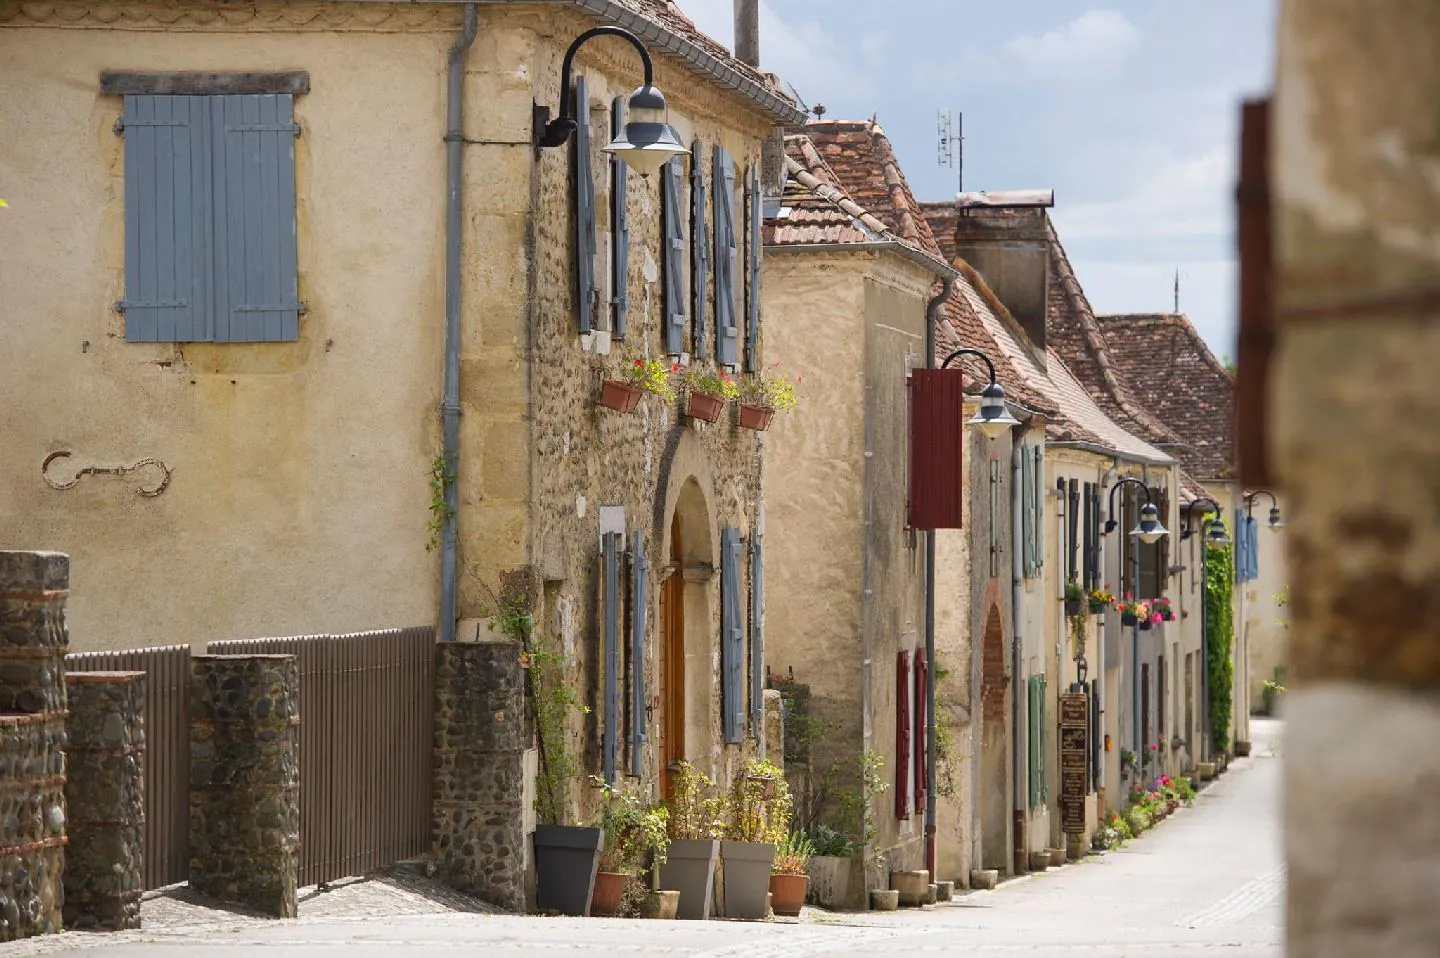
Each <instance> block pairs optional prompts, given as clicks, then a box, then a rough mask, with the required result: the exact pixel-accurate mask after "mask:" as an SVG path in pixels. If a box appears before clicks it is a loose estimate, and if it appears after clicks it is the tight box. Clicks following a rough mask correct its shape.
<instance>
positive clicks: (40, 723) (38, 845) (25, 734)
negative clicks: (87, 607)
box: [0, 552, 70, 941]
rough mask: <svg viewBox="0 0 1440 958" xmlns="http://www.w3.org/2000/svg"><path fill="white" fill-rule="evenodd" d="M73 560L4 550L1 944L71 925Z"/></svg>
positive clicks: (0, 577)
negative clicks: (68, 680)
mask: <svg viewBox="0 0 1440 958" xmlns="http://www.w3.org/2000/svg"><path fill="white" fill-rule="evenodd" d="M69 588H70V559H69V557H68V556H66V555H63V554H61V553H58V552H0V941H12V940H14V939H17V938H28V937H30V936H32V935H37V934H50V933H53V932H58V931H60V930H61V927H62V921H61V913H60V910H61V902H62V901H63V897H64V896H63V888H62V884H61V883H62V881H63V872H64V867H65V746H66V739H65V709H66V696H65V674H64V663H65V652H66V649H67V648H68V647H69V644H70V641H69V636H68V634H67V633H66V631H65V599H66V596H67V595H68V594H69Z"/></svg>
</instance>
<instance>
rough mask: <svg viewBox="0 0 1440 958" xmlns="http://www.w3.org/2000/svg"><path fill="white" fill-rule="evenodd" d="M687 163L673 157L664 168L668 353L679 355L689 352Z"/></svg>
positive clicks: (661, 185)
mask: <svg viewBox="0 0 1440 958" xmlns="http://www.w3.org/2000/svg"><path fill="white" fill-rule="evenodd" d="M684 179H685V164H684V163H683V162H682V161H681V159H680V157H678V156H676V157H673V158H672V159H671V160H670V162H668V163H666V164H665V166H664V167H663V169H662V170H661V179H660V201H661V202H662V203H663V204H664V207H663V210H664V215H663V217H662V219H663V221H664V222H663V223H662V229H663V231H664V236H665V246H664V249H663V250H662V255H663V256H664V258H665V317H664V339H665V352H667V353H669V354H670V355H671V356H679V355H680V354H681V353H683V352H685V308H686V305H687V303H688V300H689V291H688V290H687V289H686V288H685V273H686V268H687V264H686V258H687V256H688V254H689V250H688V249H687V245H688V244H687V242H686V239H685V217H684V216H683V215H682V213H681V211H682V210H684V208H685V207H684V195H683V193H684V188H683V186H684Z"/></svg>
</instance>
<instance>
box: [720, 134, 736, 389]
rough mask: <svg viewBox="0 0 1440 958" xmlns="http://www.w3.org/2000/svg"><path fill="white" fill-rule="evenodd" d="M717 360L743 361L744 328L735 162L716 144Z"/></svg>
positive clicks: (732, 364) (728, 361)
mask: <svg viewBox="0 0 1440 958" xmlns="http://www.w3.org/2000/svg"><path fill="white" fill-rule="evenodd" d="M714 179H715V359H716V361H717V362H719V363H722V364H723V365H727V366H734V365H735V364H736V363H737V362H739V356H738V355H737V354H738V352H739V347H740V342H739V339H740V330H739V327H738V326H737V318H736V315H735V267H736V257H737V251H736V243H735V164H734V162H733V161H732V160H731V159H730V153H729V152H728V151H727V150H725V148H724V147H720V146H717V147H715V171H714Z"/></svg>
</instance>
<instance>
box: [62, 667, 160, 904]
mask: <svg viewBox="0 0 1440 958" xmlns="http://www.w3.org/2000/svg"><path fill="white" fill-rule="evenodd" d="M65 682H66V685H67V686H68V692H69V697H70V718H69V721H68V728H67V731H68V733H69V736H70V747H69V750H68V753H67V756H66V757H67V758H68V760H69V766H70V770H69V778H68V780H67V781H66V783H65V802H66V805H67V806H68V807H67V809H66V811H67V814H68V816H69V819H70V822H69V826H68V831H69V835H68V837H69V839H70V843H69V850H68V852H67V853H66V856H65V927H67V928H70V929H100V930H104V931H123V930H125V929H127V928H139V927H140V894H141V892H143V891H144V889H145V879H144V872H145V870H144V851H145V673H144V672H80V673H72V674H70V675H67V676H66V677H65Z"/></svg>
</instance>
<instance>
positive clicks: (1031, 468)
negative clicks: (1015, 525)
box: [1020, 446, 1035, 579]
mask: <svg viewBox="0 0 1440 958" xmlns="http://www.w3.org/2000/svg"><path fill="white" fill-rule="evenodd" d="M1020 532H1021V538H1022V540H1023V541H1022V542H1021V550H1022V551H1021V560H1022V562H1023V563H1024V564H1023V566H1022V568H1023V569H1024V572H1025V578H1027V579H1029V578H1032V577H1033V576H1034V575H1035V460H1034V459H1033V458H1031V456H1030V450H1029V449H1028V448H1027V447H1025V446H1021V447H1020Z"/></svg>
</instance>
